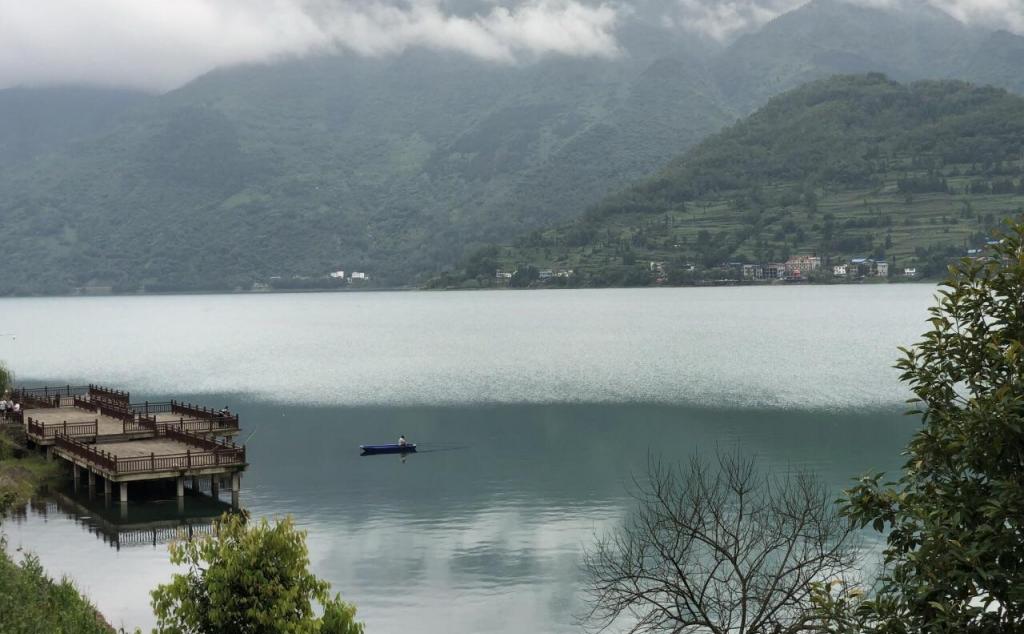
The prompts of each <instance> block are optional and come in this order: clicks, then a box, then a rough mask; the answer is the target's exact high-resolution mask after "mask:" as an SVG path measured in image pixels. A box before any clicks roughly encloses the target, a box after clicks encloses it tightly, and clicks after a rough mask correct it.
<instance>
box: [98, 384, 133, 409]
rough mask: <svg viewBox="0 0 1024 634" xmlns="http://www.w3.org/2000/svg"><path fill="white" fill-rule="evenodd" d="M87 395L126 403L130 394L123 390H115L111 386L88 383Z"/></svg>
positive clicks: (129, 399) (129, 398)
mask: <svg viewBox="0 0 1024 634" xmlns="http://www.w3.org/2000/svg"><path fill="white" fill-rule="evenodd" d="M89 397H90V398H93V399H96V400H101V401H114V402H117V403H124V404H125V405H128V402H129V401H131V396H130V395H129V394H128V392H127V391H125V390H116V389H114V388H112V387H105V386H102V385H93V384H91V383H90V384H89Z"/></svg>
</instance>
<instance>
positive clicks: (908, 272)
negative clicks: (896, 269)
mask: <svg viewBox="0 0 1024 634" xmlns="http://www.w3.org/2000/svg"><path fill="white" fill-rule="evenodd" d="M903 277H917V269H916V268H906V269H903Z"/></svg>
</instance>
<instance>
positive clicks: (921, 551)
mask: <svg viewBox="0 0 1024 634" xmlns="http://www.w3.org/2000/svg"><path fill="white" fill-rule="evenodd" d="M1000 238H1001V242H1000V243H999V244H998V245H997V246H995V247H994V248H993V253H992V255H991V257H989V258H988V259H987V260H985V261H981V262H975V261H971V260H963V261H961V262H960V263H959V264H958V265H956V266H953V267H950V276H949V278H948V279H947V280H946V282H945V283H944V288H942V290H941V291H940V292H939V296H938V303H937V305H936V306H935V307H933V308H932V309H931V319H930V322H931V326H932V328H931V330H930V331H929V332H927V333H926V334H925V335H924V336H923V339H922V340H921V341H920V342H919V343H917V345H915V346H914V347H912V348H909V349H903V355H904V356H903V358H902V359H901V360H900V361H899V363H898V364H897V367H898V368H899V369H900V370H902V380H903V381H904V382H906V383H907V384H908V385H909V386H910V388H911V390H912V391H913V393H914V395H915V398H914V399H913V400H912V402H914V403H916V404H917V409H916V410H915V412H914V413H917V414H920V416H921V420H922V428H921V429H920V430H919V431H918V432H917V433H916V434H915V435H914V437H913V439H912V440H911V442H910V446H909V448H908V452H907V455H908V456H909V458H908V460H907V463H906V465H905V466H904V469H903V474H902V476H901V477H900V478H899V480H898V481H897V482H895V483H890V484H884V485H883V484H881V478H882V476H881V474H875V475H870V476H866V477H864V478H862V479H861V481H860V482H859V484H858V485H857V486H856V487H854V488H853V489H852V490H850V491H848V492H847V495H848V503H847V506H846V512H847V513H848V514H849V515H850V516H851V517H852V518H854V519H856V520H858V521H859V522H860V523H861V524H862V525H865V526H866V525H869V524H870V525H872V526H873V527H874V529H875V530H877V531H879V532H885V531H888V532H887V535H886V547H885V550H884V561H885V567H884V569H883V572H882V575H881V577H880V579H879V581H878V586H877V587H876V588H875V589H874V590H875V591H874V592H873V593H871V594H870V596H869V597H868V598H867V599H866V600H863V601H860V602H857V601H853V602H850V601H845V600H842V599H841V598H840V599H838V600H833V599H834V597H832V598H830V596H829V595H828V593H826V592H824V589H822V593H821V594H820V595H819V598H820V599H822V603H823V604H824V606H825V608H826V611H827V612H831V623H832V627H833V631H841V632H886V633H889V632H892V633H903V632H936V633H945V632H950V633H952V632H958V633H959V632H967V633H988V632H1011V631H1021V628H1024V359H1022V352H1024V351H1022V345H1024V249H1022V242H1024V224H1020V223H1018V224H1013V225H1011V227H1010V229H1009V230H1008V231H1007V232H1005V233H1004V234H1003V235H1001V236H1000Z"/></svg>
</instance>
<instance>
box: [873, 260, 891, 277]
mask: <svg viewBox="0 0 1024 634" xmlns="http://www.w3.org/2000/svg"><path fill="white" fill-rule="evenodd" d="M875 275H877V276H878V277H889V263H888V262H883V261H881V260H879V261H878V262H875Z"/></svg>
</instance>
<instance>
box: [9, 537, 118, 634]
mask: <svg viewBox="0 0 1024 634" xmlns="http://www.w3.org/2000/svg"><path fill="white" fill-rule="evenodd" d="M5 547H6V544H5V543H4V540H3V539H2V538H0V632H4V633H5V634H38V633H39V632H47V633H48V634H49V633H53V634H110V633H113V632H114V629H113V628H111V627H110V626H109V625H107V623H106V622H105V621H104V620H103V618H102V617H101V616H100V615H99V613H97V612H96V608H94V607H93V606H92V605H91V604H90V603H89V602H88V601H87V600H86V599H84V598H83V597H82V596H81V595H80V594H79V593H78V591H77V590H76V589H75V586H74V585H73V584H72V583H71V582H70V581H68V580H67V579H62V580H61V581H60V582H55V581H53V580H52V579H50V578H49V577H47V576H46V572H45V571H44V570H43V567H42V566H41V565H40V563H39V559H38V558H37V557H36V556H35V555H31V554H27V555H25V556H24V557H23V558H22V561H21V563H20V564H16V563H14V562H13V561H11V560H10V559H9V558H8V557H7V554H6V553H5V552H4V549H5Z"/></svg>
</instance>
